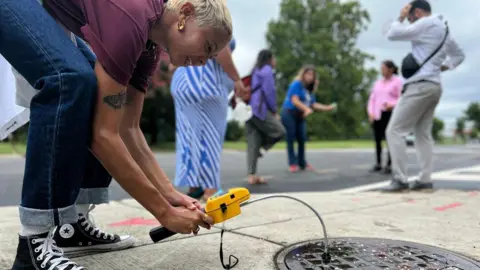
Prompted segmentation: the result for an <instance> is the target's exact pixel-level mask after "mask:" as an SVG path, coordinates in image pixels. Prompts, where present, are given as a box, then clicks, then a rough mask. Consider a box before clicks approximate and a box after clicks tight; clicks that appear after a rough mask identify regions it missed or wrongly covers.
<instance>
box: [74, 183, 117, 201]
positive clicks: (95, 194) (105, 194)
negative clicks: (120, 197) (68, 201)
mask: <svg viewBox="0 0 480 270" xmlns="http://www.w3.org/2000/svg"><path fill="white" fill-rule="evenodd" d="M109 195H110V194H109V189H108V187H102V188H88V189H83V188H81V189H80V192H79V193H78V197H77V201H76V202H75V203H76V204H102V203H108V202H109V201H110V196H109Z"/></svg>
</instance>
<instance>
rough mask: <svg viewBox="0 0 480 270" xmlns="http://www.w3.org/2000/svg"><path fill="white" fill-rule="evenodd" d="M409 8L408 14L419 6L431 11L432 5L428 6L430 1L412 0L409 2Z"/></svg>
mask: <svg viewBox="0 0 480 270" xmlns="http://www.w3.org/2000/svg"><path fill="white" fill-rule="evenodd" d="M410 5H411V8H410V12H409V13H410V14H412V13H413V12H414V11H415V9H416V8H419V9H421V10H423V11H425V12H428V13H431V12H432V7H431V6H430V3H428V1H426V0H414V1H412V2H410Z"/></svg>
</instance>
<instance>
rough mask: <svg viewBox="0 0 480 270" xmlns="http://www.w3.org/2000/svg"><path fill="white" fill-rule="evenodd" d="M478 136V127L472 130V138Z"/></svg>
mask: <svg viewBox="0 0 480 270" xmlns="http://www.w3.org/2000/svg"><path fill="white" fill-rule="evenodd" d="M477 138H478V130H477V129H476V128H474V129H472V132H470V139H477Z"/></svg>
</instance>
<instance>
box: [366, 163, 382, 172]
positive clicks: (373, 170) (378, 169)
mask: <svg viewBox="0 0 480 270" xmlns="http://www.w3.org/2000/svg"><path fill="white" fill-rule="evenodd" d="M381 170H382V166H380V165H378V164H377V165H375V166H373V167H372V168H371V169H370V170H369V172H371V173H376V172H379V171H381Z"/></svg>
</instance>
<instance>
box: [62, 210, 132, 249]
mask: <svg viewBox="0 0 480 270" xmlns="http://www.w3.org/2000/svg"><path fill="white" fill-rule="evenodd" d="M93 208H94V207H92V208H90V210H89V211H88V212H87V214H86V215H83V214H79V215H78V221H77V222H76V223H73V224H65V225H62V226H60V227H59V228H58V230H56V232H55V235H54V239H55V241H56V242H57V244H58V246H59V247H61V248H62V249H63V250H64V252H65V254H68V255H69V256H80V255H87V254H92V253H99V252H108V251H116V250H122V249H127V248H130V247H132V246H133V245H134V244H135V238H133V237H132V236H129V235H127V236H119V235H116V234H109V233H106V232H104V231H102V230H100V228H98V227H96V226H95V223H94V222H93V221H92V219H91V216H90V214H89V213H90V211H92V210H93Z"/></svg>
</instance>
